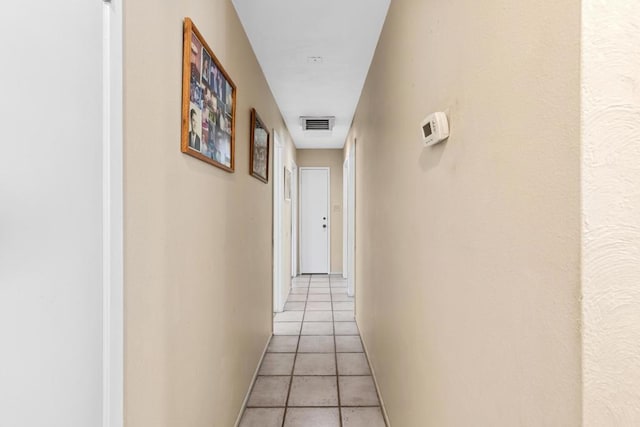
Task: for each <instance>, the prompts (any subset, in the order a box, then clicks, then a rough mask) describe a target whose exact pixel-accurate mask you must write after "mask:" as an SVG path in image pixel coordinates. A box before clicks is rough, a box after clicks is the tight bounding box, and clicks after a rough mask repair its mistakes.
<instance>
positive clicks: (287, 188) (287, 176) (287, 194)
mask: <svg viewBox="0 0 640 427" xmlns="http://www.w3.org/2000/svg"><path fill="white" fill-rule="evenodd" d="M284 200H285V201H287V202H290V201H291V169H289V168H287V167H285V168H284Z"/></svg>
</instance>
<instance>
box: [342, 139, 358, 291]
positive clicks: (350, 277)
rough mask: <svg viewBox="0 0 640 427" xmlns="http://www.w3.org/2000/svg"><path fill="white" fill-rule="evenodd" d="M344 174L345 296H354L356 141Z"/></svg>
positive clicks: (346, 161)
mask: <svg viewBox="0 0 640 427" xmlns="http://www.w3.org/2000/svg"><path fill="white" fill-rule="evenodd" d="M345 167H346V174H345V175H344V177H343V179H344V180H345V182H346V185H345V189H346V196H345V198H344V200H345V206H344V212H345V215H344V221H345V223H346V227H345V231H344V241H345V242H346V244H345V246H344V252H345V254H346V256H345V259H346V264H345V268H344V270H345V271H346V276H345V277H346V279H347V295H349V296H354V295H355V283H356V141H355V140H354V141H353V145H352V146H351V149H350V150H349V153H348V155H347V158H346V160H345Z"/></svg>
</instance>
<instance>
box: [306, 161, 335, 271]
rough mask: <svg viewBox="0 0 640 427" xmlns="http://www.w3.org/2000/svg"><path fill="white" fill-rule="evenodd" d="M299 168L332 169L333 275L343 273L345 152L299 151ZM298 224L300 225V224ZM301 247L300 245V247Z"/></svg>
mask: <svg viewBox="0 0 640 427" xmlns="http://www.w3.org/2000/svg"><path fill="white" fill-rule="evenodd" d="M296 159H297V160H296V161H297V162H298V167H300V168H303V167H312V166H317V167H329V168H331V178H330V179H331V206H330V208H329V219H330V221H331V273H342V243H343V242H342V165H343V163H344V150H310V149H307V150H297V154H296ZM298 224H300V223H299V222H298ZM298 247H300V245H298Z"/></svg>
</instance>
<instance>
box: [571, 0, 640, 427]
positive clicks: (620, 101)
mask: <svg viewBox="0 0 640 427" xmlns="http://www.w3.org/2000/svg"><path fill="white" fill-rule="evenodd" d="M639 19H640V3H639V2H637V1H604V0H584V1H583V5H582V26H583V31H582V119H583V129H582V133H583V134H582V138H583V153H582V195H583V221H582V228H583V229H582V232H583V251H582V268H583V271H582V274H583V291H582V293H583V359H582V365H583V383H584V391H583V418H584V425H585V426H586V427H607V426H637V425H640V29H639V27H638V23H639Z"/></svg>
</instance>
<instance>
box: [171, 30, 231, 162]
mask: <svg viewBox="0 0 640 427" xmlns="http://www.w3.org/2000/svg"><path fill="white" fill-rule="evenodd" d="M235 115H236V86H235V84H234V83H233V81H232V80H231V78H230V77H229V75H228V74H227V72H226V71H225V70H224V68H223V67H222V65H221V64H220V62H219V61H218V59H217V58H216V56H215V55H214V54H213V51H212V50H211V48H210V47H209V45H208V44H207V42H206V41H205V40H204V38H203V37H202V34H200V31H198V29H197V28H196V26H195V25H194V24H193V22H192V21H191V19H189V18H185V20H184V46H183V63H182V141H181V145H180V148H181V150H182V152H183V153H186V154H188V155H190V156H193V157H196V158H198V159H200V160H202V161H204V162H207V163H210V164H212V165H214V166H216V167H219V168H221V169H224V170H226V171H227V172H233V171H234V168H235Z"/></svg>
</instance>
